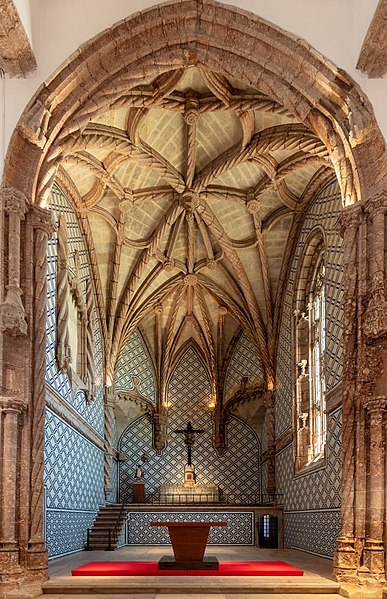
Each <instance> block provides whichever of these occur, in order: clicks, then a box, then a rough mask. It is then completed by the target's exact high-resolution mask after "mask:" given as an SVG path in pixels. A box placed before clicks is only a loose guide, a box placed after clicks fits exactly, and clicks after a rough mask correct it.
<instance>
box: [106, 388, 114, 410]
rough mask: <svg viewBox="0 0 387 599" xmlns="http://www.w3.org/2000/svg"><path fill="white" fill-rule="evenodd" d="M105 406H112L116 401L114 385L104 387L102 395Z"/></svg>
mask: <svg viewBox="0 0 387 599" xmlns="http://www.w3.org/2000/svg"><path fill="white" fill-rule="evenodd" d="M104 403H105V406H108V407H109V406H114V405H115V403H116V390H115V388H114V385H111V386H110V387H107V386H106V387H105V396H104Z"/></svg>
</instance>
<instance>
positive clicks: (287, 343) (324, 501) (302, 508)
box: [276, 182, 343, 557]
mask: <svg viewBox="0 0 387 599" xmlns="http://www.w3.org/2000/svg"><path fill="white" fill-rule="evenodd" d="M340 207H341V197H340V190H339V188H338V185H337V183H336V182H334V183H332V184H330V185H328V186H327V187H326V188H325V189H324V190H323V192H322V193H321V194H320V196H319V197H318V199H317V201H316V202H315V203H314V204H313V206H312V207H311V208H310V211H309V214H308V215H307V217H306V219H305V222H304V226H303V229H302V232H301V235H300V239H299V242H298V246H297V251H296V255H295V257H294V260H293V263H292V267H291V272H290V276H289V281H288V286H287V290H286V294H285V298H284V303H283V312H282V321H281V329H280V340H279V347H278V354H277V380H276V434H277V437H279V436H280V435H281V434H283V433H284V432H286V431H287V430H289V429H291V427H292V414H293V380H292V379H293V374H292V373H293V370H294V369H293V362H292V360H293V356H292V320H291V319H292V317H293V310H294V291H295V288H296V280H295V278H296V273H297V268H298V265H299V260H300V257H301V255H302V250H303V247H304V243H305V241H306V239H307V237H308V235H309V234H310V232H311V231H312V229H313V228H314V227H316V226H319V227H322V228H323V229H324V233H325V238H326V253H325V263H326V384H327V391H329V390H330V389H333V388H334V387H335V385H337V383H339V382H340V380H341V373H342V355H343V312H342V294H343V290H342V244H341V238H340V237H339V235H338V232H337V228H336V221H337V217H338V214H339V210H340ZM276 478H277V491H278V492H279V493H284V495H285V523H284V524H285V544H286V546H288V547H297V548H300V549H304V550H306V551H309V552H311V553H316V554H319V555H325V556H329V557H331V556H332V555H333V547H334V543H335V539H336V537H337V534H338V521H339V507H340V501H341V498H340V478H341V410H340V409H338V410H336V411H335V412H333V413H332V414H330V416H329V419H328V431H327V448H326V464H325V465H323V466H322V467H321V468H320V469H319V470H317V471H313V472H310V473H305V474H303V475H302V474H301V475H297V476H296V477H295V473H294V455H293V447H292V446H288V447H287V448H285V449H284V450H283V451H281V452H280V453H279V454H278V455H277V456H276ZM327 509H328V510H329V511H326V510H327ZM324 514H325V515H324Z"/></svg>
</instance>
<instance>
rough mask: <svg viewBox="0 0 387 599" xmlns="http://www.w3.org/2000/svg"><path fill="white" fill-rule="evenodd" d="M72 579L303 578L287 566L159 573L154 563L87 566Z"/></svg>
mask: <svg viewBox="0 0 387 599" xmlns="http://www.w3.org/2000/svg"><path fill="white" fill-rule="evenodd" d="M71 574H72V575H73V576H302V575H303V574H304V572H303V571H302V570H300V569H299V568H296V567H295V566H291V565H290V564H287V563H286V562H219V570H158V563H157V562H90V563H89V564H85V565H84V566H80V567H79V568H75V570H72V571H71Z"/></svg>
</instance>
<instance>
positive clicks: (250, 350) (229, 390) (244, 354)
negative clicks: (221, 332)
mask: <svg viewBox="0 0 387 599" xmlns="http://www.w3.org/2000/svg"><path fill="white" fill-rule="evenodd" d="M246 376H247V377H248V379H249V385H251V384H253V383H257V382H260V381H262V380H263V376H262V370H261V368H260V366H259V365H258V363H257V353H256V350H255V348H254V346H253V344H252V342H251V339H250V337H249V336H248V335H246V333H243V335H241V337H240V339H239V341H238V343H237V345H236V347H235V349H234V352H233V355H232V359H231V362H230V365H229V367H228V369H227V373H226V382H225V386H224V389H225V399H226V400H227V399H229V398H230V397H231V396H232V395H233V394H234V393H235V391H236V390H237V389H238V388H239V387H240V383H241V379H242V377H246Z"/></svg>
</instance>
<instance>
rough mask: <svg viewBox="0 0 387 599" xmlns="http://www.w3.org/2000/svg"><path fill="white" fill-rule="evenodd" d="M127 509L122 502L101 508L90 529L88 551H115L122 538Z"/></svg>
mask: <svg viewBox="0 0 387 599" xmlns="http://www.w3.org/2000/svg"><path fill="white" fill-rule="evenodd" d="M126 514H127V510H126V509H125V507H124V506H122V505H121V504H120V503H112V504H108V505H104V506H102V507H101V508H100V509H99V512H98V514H97V516H96V518H95V521H94V524H93V526H92V528H91V529H90V530H89V540H88V545H87V546H86V550H87V551H98V550H99V551H101V550H105V551H114V549H117V545H118V543H119V541H120V539H121V535H122V529H123V527H124V524H125V519H126Z"/></svg>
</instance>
